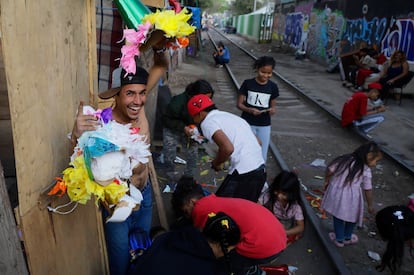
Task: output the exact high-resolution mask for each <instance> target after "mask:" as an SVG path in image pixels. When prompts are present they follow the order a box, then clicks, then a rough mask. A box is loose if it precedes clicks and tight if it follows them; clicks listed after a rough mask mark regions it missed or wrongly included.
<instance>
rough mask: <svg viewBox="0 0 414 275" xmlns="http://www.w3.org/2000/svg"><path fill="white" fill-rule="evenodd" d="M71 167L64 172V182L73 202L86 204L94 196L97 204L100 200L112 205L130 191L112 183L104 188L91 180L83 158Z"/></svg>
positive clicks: (76, 159)
mask: <svg viewBox="0 0 414 275" xmlns="http://www.w3.org/2000/svg"><path fill="white" fill-rule="evenodd" d="M71 165H72V166H73V167H69V168H66V169H65V170H64V171H63V181H64V182H65V184H66V186H67V193H68V196H69V198H70V199H71V200H72V201H76V202H79V203H81V204H86V203H87V202H88V201H89V200H90V199H91V197H92V195H94V196H95V197H96V198H97V202H98V201H99V200H100V201H104V202H106V203H108V204H109V205H111V204H116V203H118V201H119V199H120V198H121V197H122V196H123V195H125V194H126V192H127V191H128V187H127V186H125V185H124V184H118V183H116V182H112V183H110V184H108V185H107V186H102V185H100V184H98V183H96V182H95V181H93V180H91V179H90V178H89V176H88V172H87V170H86V168H85V161H84V159H83V156H79V157H76V158H75V159H74V161H73V162H72V163H71Z"/></svg>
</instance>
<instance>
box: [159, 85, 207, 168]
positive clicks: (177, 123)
mask: <svg viewBox="0 0 414 275" xmlns="http://www.w3.org/2000/svg"><path fill="white" fill-rule="evenodd" d="M198 94H206V95H207V96H209V97H213V94H214V90H213V88H212V87H211V85H210V83H208V82H207V81H206V80H203V79H199V80H197V81H195V82H193V83H190V84H189V85H188V86H187V87H186V89H185V91H184V92H183V93H181V94H178V95H176V96H174V97H173V98H172V99H171V101H170V103H169V104H168V105H167V108H166V111H165V113H164V115H163V116H162V122H163V125H164V129H163V155H164V160H165V161H164V162H165V163H166V164H167V168H171V170H172V172H174V167H175V165H174V159H175V158H176V154H177V144H179V143H180V144H181V145H182V146H181V148H182V150H183V151H184V153H185V160H186V162H187V163H186V169H185V171H184V174H185V175H189V176H194V175H195V174H194V173H195V171H196V168H197V161H198V143H197V142H196V141H195V140H192V139H191V136H192V135H193V132H194V130H193V129H192V126H193V124H194V121H193V119H192V117H191V116H190V115H189V114H188V111H187V102H188V100H189V99H190V98H191V97H192V96H194V95H198Z"/></svg>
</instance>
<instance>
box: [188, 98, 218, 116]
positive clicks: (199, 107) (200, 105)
mask: <svg viewBox="0 0 414 275" xmlns="http://www.w3.org/2000/svg"><path fill="white" fill-rule="evenodd" d="M213 105H214V102H213V101H212V100H211V98H209V97H208V96H206V95H204V94H199V95H195V96H193V97H192V98H190V100H189V101H188V103H187V109H188V114H189V115H190V116H195V115H196V114H198V113H200V112H201V111H203V110H204V109H206V108H208V107H210V106H213Z"/></svg>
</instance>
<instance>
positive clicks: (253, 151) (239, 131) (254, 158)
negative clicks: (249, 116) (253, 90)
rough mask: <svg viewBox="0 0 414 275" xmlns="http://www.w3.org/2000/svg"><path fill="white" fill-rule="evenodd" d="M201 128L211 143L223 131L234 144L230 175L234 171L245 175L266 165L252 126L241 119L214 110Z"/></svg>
mask: <svg viewBox="0 0 414 275" xmlns="http://www.w3.org/2000/svg"><path fill="white" fill-rule="evenodd" d="M200 126H201V130H202V131H203V135H204V136H205V137H206V138H207V139H208V140H209V142H214V140H213V135H214V133H215V132H216V131H218V130H222V131H223V132H224V133H225V134H226V136H227V137H228V139H229V140H230V142H231V143H232V144H233V147H234V151H233V153H232V154H231V156H230V167H229V174H232V173H233V172H234V170H237V172H238V173H239V174H245V173H247V172H250V171H253V170H255V169H257V168H259V166H260V165H262V164H264V160H263V157H262V148H261V147H260V144H259V142H258V141H257V138H256V136H255V135H254V134H253V132H252V130H251V128H250V125H249V124H248V123H247V122H246V121H245V120H244V119H242V118H241V117H238V116H236V115H233V114H231V113H228V112H223V111H219V110H213V111H210V112H209V113H208V114H207V116H206V117H205V118H204V120H203V121H202V122H201V125H200Z"/></svg>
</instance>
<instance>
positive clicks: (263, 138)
mask: <svg viewBox="0 0 414 275" xmlns="http://www.w3.org/2000/svg"><path fill="white" fill-rule="evenodd" d="M271 127H272V126H270V125H269V126H255V125H250V128H251V129H252V131H253V133H254V134H255V135H256V136H257V137H258V138H259V139H260V142H261V143H262V156H263V159H264V161H265V163H266V160H267V151H268V150H269V143H270V130H271Z"/></svg>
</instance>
